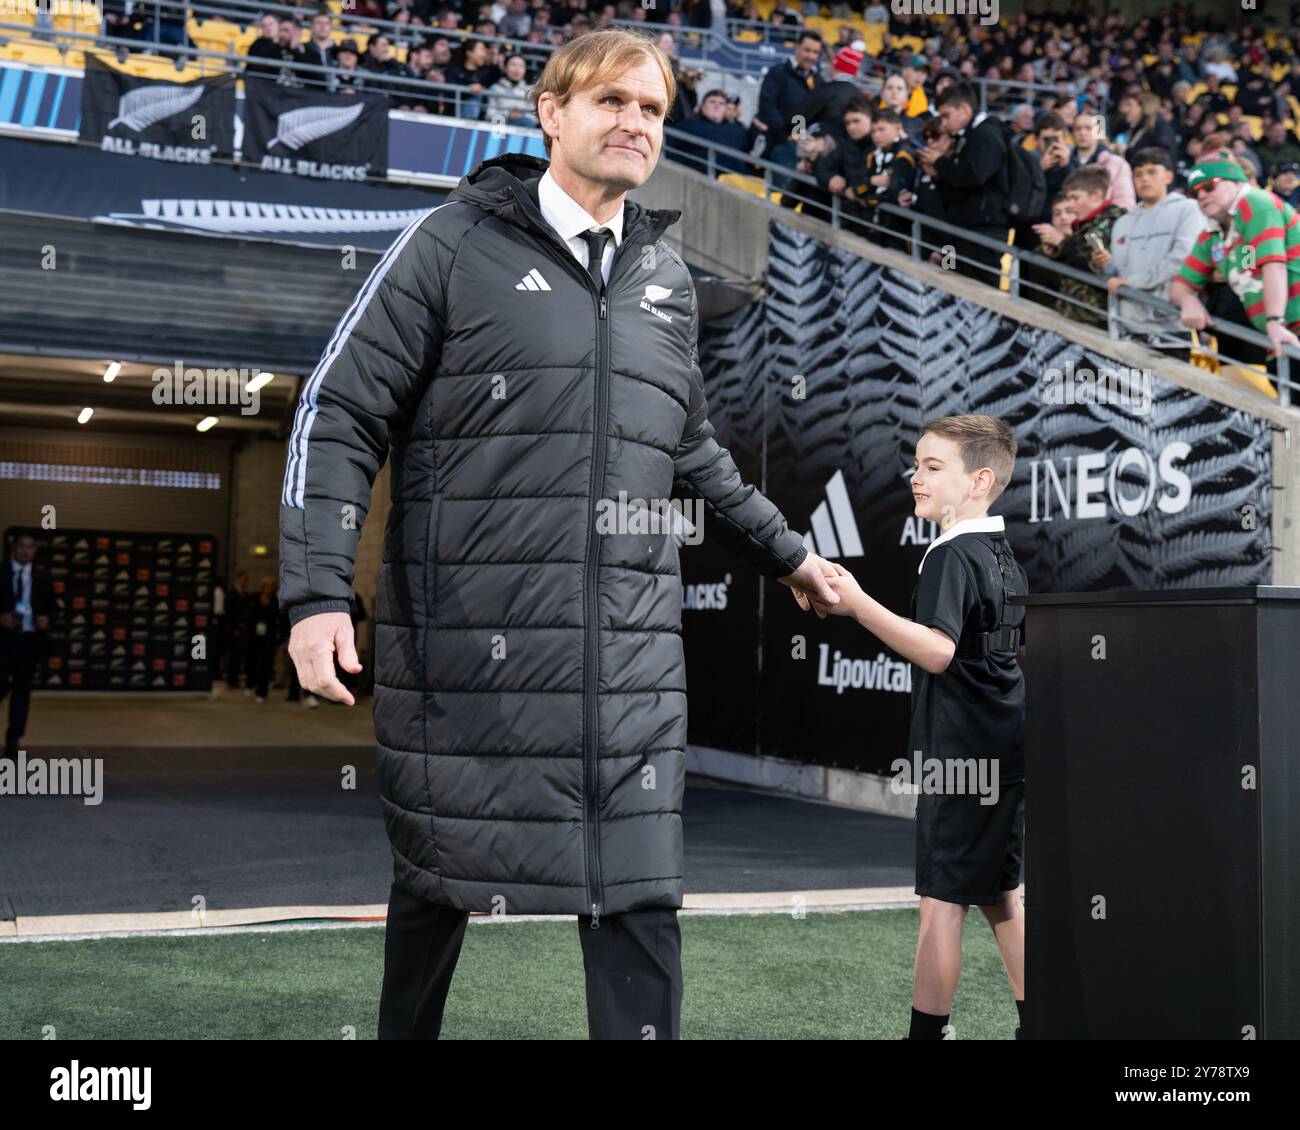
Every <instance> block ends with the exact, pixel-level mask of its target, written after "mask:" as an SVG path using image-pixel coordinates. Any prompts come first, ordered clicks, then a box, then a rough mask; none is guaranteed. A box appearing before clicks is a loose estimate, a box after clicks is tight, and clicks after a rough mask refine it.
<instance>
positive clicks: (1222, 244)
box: [1178, 188, 1300, 330]
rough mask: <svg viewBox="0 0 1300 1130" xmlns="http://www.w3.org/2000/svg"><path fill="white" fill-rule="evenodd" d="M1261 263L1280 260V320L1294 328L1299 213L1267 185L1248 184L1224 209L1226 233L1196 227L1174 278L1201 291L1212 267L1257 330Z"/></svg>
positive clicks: (1299, 279)
mask: <svg viewBox="0 0 1300 1130" xmlns="http://www.w3.org/2000/svg"><path fill="white" fill-rule="evenodd" d="M1265 263H1285V264H1286V274H1287V298H1286V311H1285V315H1286V321H1287V325H1288V326H1290V327H1291V328H1292V329H1296V328H1297V327H1300V215H1297V213H1296V210H1295V209H1294V208H1292V207H1291V205H1290V204H1288V203H1287V202H1286V201H1285V200H1283V199H1282V198H1281V197H1280V196H1277V195H1276V194H1274V193H1272V192H1269V191H1268V190H1267V189H1263V188H1248V189H1247V190H1246V191H1245V192H1243V193H1242V194H1241V195H1240V196H1239V197H1238V198H1237V203H1236V204H1234V205H1233V206H1232V211H1231V212H1230V213H1229V216H1228V235H1227V238H1226V239H1225V238H1224V236H1223V234H1222V233H1221V232H1220V231H1218V230H1217V229H1214V230H1208V231H1205V232H1202V233H1201V238H1200V239H1198V240H1197V241H1196V244H1195V246H1193V248H1192V251H1191V254H1190V255H1188V256H1187V258H1186V260H1184V262H1183V265H1182V267H1181V268H1180V269H1179V271H1178V277H1179V278H1180V279H1182V280H1183V282H1185V283H1187V284H1188V286H1192V287H1195V288H1196V289H1197V290H1201V289H1202V288H1203V287H1204V286H1205V284H1206V283H1208V282H1209V281H1210V278H1211V276H1212V275H1213V274H1214V273H1215V271H1216V269H1217V271H1218V273H1219V276H1220V277H1221V278H1223V279H1224V280H1226V281H1227V284H1228V285H1229V286H1230V287H1232V290H1233V293H1234V294H1236V296H1237V297H1238V298H1240V299H1241V304H1242V306H1244V307H1245V308H1246V316H1247V317H1248V318H1250V320H1251V323H1252V324H1253V325H1254V326H1255V327H1256V328H1257V329H1259V330H1263V329H1265V328H1266V326H1267V322H1266V321H1265V319H1264V279H1263V271H1262V270H1261V268H1262V267H1263V266H1264V264H1265Z"/></svg>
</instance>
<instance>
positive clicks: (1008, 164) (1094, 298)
mask: <svg viewBox="0 0 1300 1130" xmlns="http://www.w3.org/2000/svg"><path fill="white" fill-rule="evenodd" d="M1296 18H1297V13H1296V12H1294V11H1293V12H1292V19H1293V20H1295V19H1296ZM882 22H885V23H887V24H888V25H889V31H888V32H887V33H886V34H885V35H884V38H883V44H884V46H883V48H882V50H881V52H880V53H879V54H878V55H876V56H872V55H870V54H868V53H866V52H865V44H864V42H863V41H862V40H861V39H858V40H855V39H854V38H853V36H854V35H855V34H861V31H860V30H855V29H854V28H853V27H852V26H846V27H841V28H839V29H838V42H837V43H834V44H828V43H825V42H823V41H822V39H821V37H820V35H819V34H818V33H817V32H815V31H812V30H809V29H802V30H798V31H796V32H794V53H793V57H792V58H790V59H788V60H786V61H784V62H782V63H780V64H776V65H774V66H773V67H772V68H771V69H770V70H769V71H768V72H767V75H766V76H765V78H764V81H763V86H762V91H761V94H760V96H759V105H758V112H757V113H756V115H755V117H754V120H753V121H752V122H751V123H750V132H749V133H748V134H747V135H746V138H745V140H746V142H747V151H748V153H749V155H750V156H751V157H756V156H759V155H761V156H763V157H765V158H766V159H767V160H768V161H771V162H774V163H776V164H778V165H782V166H785V167H787V168H792V169H796V170H798V171H799V172H801V173H804V174H806V176H807V177H812V178H814V180H815V184H811V183H809V182H808V181H807V180H806V179H799V180H796V179H795V178H790V177H783V176H782V175H781V174H779V173H777V174H774V175H773V176H772V180H773V182H774V183H775V185H776V187H777V188H778V190H783V199H782V203H783V204H787V205H790V206H798V207H800V208H801V210H803V211H805V212H812V213H813V214H817V215H823V216H824V215H827V214H829V212H830V211H831V207H832V202H833V201H834V199H835V198H836V197H838V198H839V199H838V203H837V205H836V210H837V211H838V212H839V214H840V216H841V219H842V222H843V223H844V224H845V225H846V226H847V227H849V228H850V229H851V230H854V231H856V232H858V233H859V234H863V235H866V236H867V238H869V239H873V240H876V241H878V242H881V243H884V244H887V245H891V244H892V245H894V246H903V245H905V242H906V241H905V239H904V238H903V237H904V235H905V234H906V233H907V232H908V231H909V230H910V229H911V227H912V224H911V223H910V221H909V220H908V218H907V217H906V216H901V217H900V215H899V214H898V213H897V212H896V211H893V210H890V209H882V208H881V205H886V204H887V205H894V206H896V207H897V208H901V209H905V210H908V211H911V212H912V213H914V214H917V215H920V216H922V217H926V218H929V219H931V220H937V221H942V222H944V223H945V224H947V225H950V226H951V228H955V229H960V231H961V233H962V234H963V235H964V234H969V235H974V236H979V237H981V238H980V239H969V238H963V237H962V235H959V234H956V233H955V232H953V231H952V230H947V231H941V230H940V229H938V228H932V229H930V230H929V231H923V235H922V239H923V242H924V244H925V250H926V251H927V252H928V253H929V256H930V258H931V259H932V260H933V261H935V262H937V263H943V264H944V265H951V266H954V267H955V268H956V269H957V270H958V271H961V272H963V273H966V274H969V275H972V276H974V277H979V278H982V279H983V280H984V281H986V282H991V283H994V284H996V283H998V281H999V271H1000V268H1001V266H1002V263H1003V257H1004V254H1005V245H1006V244H1007V242H1008V240H1010V241H1011V242H1013V243H1014V244H1016V245H1017V246H1019V247H1021V248H1022V249H1024V250H1027V251H1032V252H1036V253H1037V254H1038V256H1040V257H1041V258H1040V259H1039V260H1037V261H1036V262H1034V261H1032V260H1031V261H1028V262H1027V264H1025V265H1023V269H1022V280H1021V281H1022V293H1025V294H1026V295H1027V296H1028V297H1032V298H1034V299H1035V300H1037V301H1041V302H1044V303H1046V304H1049V305H1052V306H1054V307H1056V309H1057V310H1058V311H1059V312H1060V313H1061V314H1063V315H1065V316H1067V317H1070V318H1073V319H1076V320H1080V321H1084V322H1090V323H1093V324H1105V323H1106V321H1107V316H1106V308H1107V304H1108V293H1107V292H1109V294H1111V295H1116V296H1117V314H1118V324H1119V326H1120V328H1121V331H1122V332H1124V333H1126V334H1128V335H1130V336H1135V337H1141V338H1142V339H1143V340H1145V341H1147V342H1148V343H1149V344H1154V345H1156V346H1158V347H1162V348H1166V349H1168V350H1169V351H1171V352H1173V353H1176V354H1179V355H1182V356H1188V355H1189V352H1190V349H1189V347H1190V344H1191V339H1190V336H1189V333H1188V331H1189V329H1198V330H1204V329H1206V328H1209V327H1210V326H1211V325H1212V324H1213V323H1218V324H1222V323H1225V322H1227V323H1233V324H1236V325H1240V326H1249V327H1251V328H1253V329H1255V330H1258V331H1260V332H1261V333H1265V334H1267V336H1268V337H1269V338H1270V339H1271V341H1272V344H1273V347H1274V348H1276V346H1277V345H1278V344H1279V343H1285V344H1289V345H1295V344H1297V340H1298V339H1297V337H1296V333H1297V331H1300V302H1297V301H1295V299H1297V298H1300V220H1297V218H1296V214H1295V211H1294V208H1295V207H1296V206H1297V204H1300V140H1298V139H1297V136H1296V121H1297V118H1298V117H1300V102H1297V95H1300V59H1297V58H1296V55H1295V52H1294V50H1293V49H1292V43H1293V42H1300V34H1297V35H1296V38H1295V40H1293V39H1292V38H1291V34H1292V33H1291V32H1290V31H1288V30H1286V29H1285V28H1277V29H1274V31H1273V33H1272V34H1270V35H1268V36H1265V35H1264V34H1263V32H1262V31H1261V30H1260V29H1259V28H1257V27H1251V26H1250V25H1249V24H1247V25H1246V26H1244V27H1238V28H1234V29H1233V32H1232V35H1231V36H1229V35H1227V34H1226V33H1225V29H1224V28H1223V27H1222V26H1221V25H1218V24H1216V23H1214V22H1213V21H1212V20H1209V19H1205V20H1201V21H1200V22H1195V21H1193V19H1192V17H1191V15H1190V14H1189V13H1188V12H1187V11H1185V10H1181V9H1172V10H1170V11H1169V12H1166V13H1161V14H1160V15H1158V16H1153V17H1144V18H1142V19H1139V20H1136V21H1132V20H1127V21H1126V20H1125V19H1124V18H1123V17H1120V16H1112V17H1107V18H1105V19H1100V20H1098V19H1095V18H1089V19H1086V20H1085V19H1084V18H1083V16H1082V12H1081V11H1076V12H1074V13H1073V14H1065V15H1061V16H1056V17H1031V16H1023V15H1022V16H1017V17H1013V18H1011V19H1009V20H1008V21H1005V22H1004V23H1003V24H1002V25H999V26H998V27H995V28H984V27H982V26H981V25H979V24H978V22H975V21H960V20H956V19H949V20H946V21H943V22H942V23H941V24H936V23H929V24H926V23H924V22H922V23H921V24H920V25H918V24H917V23H916V22H915V21H908V20H906V19H904V20H897V19H896V18H895V17H893V16H892V14H891V15H890V17H889V19H888V20H886V21H882ZM904 34H921V35H922V38H923V39H924V41H925V45H926V48H927V49H928V51H929V52H930V53H928V54H918V53H917V52H916V48H915V44H914V43H913V44H910V45H909V46H908V47H907V48H906V49H904V48H901V47H894V46H892V44H893V40H894V39H895V38H896V37H901V36H902V35H904ZM1193 35H1195V36H1199V39H1198V41H1197V42H1185V41H1184V40H1185V38H1186V37H1188V36H1193ZM882 65H884V66H885V67H886V68H888V67H889V66H891V65H892V66H893V67H894V68H896V69H884V70H882ZM719 94H721V92H719ZM722 97H724V98H725V95H722ZM1004 107H1005V108H1004ZM685 127H686V128H687V129H688V130H689V131H690V132H694V133H697V135H698V136H701V137H705V138H708V139H709V140H715V139H716V140H718V141H720V140H721V139H720V136H715V135H717V133H718V131H717V130H716V129H712V128H711V129H700V128H698V127H697V128H695V129H691V128H690V123H689V122H687V123H685ZM735 128H736V129H743V124H742V123H740V122H736V123H735ZM733 132H734V130H733ZM736 136H739V135H736ZM679 148H681V146H679ZM685 148H686V152H685V154H684V157H682V158H679V159H685V160H686V161H687V162H688V163H692V164H694V165H695V166H696V167H697V168H704V167H706V162H705V155H704V151H703V148H702V147H696V151H695V152H692V151H691V147H690V146H686V147H685ZM727 171H736V170H735V168H734V167H733V168H732V169H729V170H727ZM1189 181H1196V182H1197V183H1195V184H1194V185H1192V184H1189ZM1189 189H1190V190H1191V191H1189ZM1216 193H1218V194H1219V195H1221V196H1223V199H1224V200H1225V201H1226V204H1225V205H1224V207H1223V208H1221V209H1218V214H1217V215H1216V214H1215V213H1216V209H1215V207H1213V206H1212V204H1211V203H1210V202H1209V201H1210V200H1211V198H1212V197H1214V196H1215V194H1216ZM1198 205H1199V206H1198ZM1252 214H1253V215H1255V216H1256V217H1260V216H1265V215H1266V216H1267V219H1258V218H1257V219H1256V220H1255V221H1254V222H1253V229H1252V230H1253V235H1252V236H1251V238H1253V239H1254V240H1255V241H1256V247H1257V249H1262V250H1260V251H1259V254H1258V255H1257V256H1256V257H1255V258H1254V259H1252V260H1250V261H1249V262H1247V263H1245V265H1244V266H1239V267H1238V268H1237V269H1235V270H1232V271H1229V270H1226V269H1224V268H1222V267H1220V266H1219V265H1218V264H1219V262H1220V260H1221V259H1223V257H1224V255H1225V254H1227V255H1228V256H1229V257H1231V256H1232V254H1233V251H1232V249H1233V248H1234V246H1236V245H1237V244H1238V243H1239V241H1240V240H1241V238H1242V232H1243V231H1244V230H1245V229H1246V228H1247V227H1248V226H1250V225H1249V224H1248V221H1247V219H1246V218H1245V217H1248V216H1249V215H1252ZM896 233H897V234H896ZM1207 256H1212V258H1206V257H1207ZM1198 259H1199V262H1200V263H1201V267H1203V268H1205V269H1201V268H1199V267H1198V266H1197V263H1198ZM949 260H951V262H949ZM1043 260H1054V261H1055V262H1056V263H1059V264H1063V265H1065V266H1067V267H1069V268H1071V271H1070V272H1062V271H1060V270H1059V269H1055V268H1053V267H1051V266H1050V265H1044V262H1043ZM1207 264H1208V266H1207ZM1075 272H1081V273H1083V274H1084V275H1088V276H1091V277H1092V278H1095V282H1094V281H1091V279H1089V280H1085V279H1083V278H1080V277H1079V276H1078V274H1076V273H1075ZM1265 273H1268V274H1270V275H1274V276H1276V280H1275V282H1274V283H1272V284H1270V285H1272V286H1276V287H1278V288H1280V289H1278V290H1277V291H1276V292H1275V293H1276V295H1280V296H1281V297H1280V298H1270V300H1269V302H1268V303H1265V301H1264V293H1265V286H1264V282H1263V276H1264V274H1265ZM1126 288H1127V289H1126ZM1134 290H1138V291H1142V292H1143V293H1145V294H1146V295H1148V296H1150V297H1151V298H1156V299H1161V300H1163V301H1164V302H1165V303H1168V302H1170V301H1172V302H1174V303H1175V305H1176V306H1177V307H1178V308H1179V311H1180V312H1179V314H1176V315H1174V316H1170V315H1169V314H1168V313H1167V310H1168V307H1165V308H1164V310H1158V309H1156V308H1154V307H1153V306H1152V305H1151V304H1149V303H1145V304H1144V303H1142V302H1140V301H1139V300H1136V299H1135V298H1133V297H1131V295H1132V292H1133V291H1134ZM1121 292H1123V293H1121ZM1279 302H1281V304H1282V306H1284V307H1285V310H1283V309H1278V310H1273V306H1277V305H1278V304H1279ZM1266 306H1267V309H1266ZM1221 345H1222V343H1221ZM1230 346H1231V351H1232V353H1233V356H1235V357H1236V358H1238V359H1240V360H1245V361H1251V362H1257V361H1260V360H1262V359H1263V358H1264V356H1265V353H1266V351H1265V350H1264V349H1263V347H1260V348H1258V349H1255V348H1253V347H1251V346H1248V345H1244V344H1241V343H1239V342H1232V343H1230Z"/></svg>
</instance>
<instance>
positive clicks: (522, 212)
mask: <svg viewBox="0 0 1300 1130" xmlns="http://www.w3.org/2000/svg"><path fill="white" fill-rule="evenodd" d="M549 168H550V162H549V161H546V160H543V159H542V158H541V157H532V156H529V155H528V154H526V153H503V154H501V156H499V157H492V158H489V159H488V160H486V161H483V162H481V163H480V164H479V165H477V166H476V167H475V168H474V169H472V170H471V171H470V172H469V173H467V174H466V175H465V176H464V177H462V178H461V181H460V183H459V184H458V185H457V186H456V187H455V188H454V189H453V190H452V192H451V195H450V196H448V197H447V199H448V200H464V201H465V202H466V203H468V204H473V205H474V206H475V207H476V208H481V209H483V211H485V212H491V213H492V214H493V215H495V216H500V217H501V219H503V220H506V221H507V222H509V223H512V224H514V225H515V226H516V227H521V228H527V227H537V226H539V225H540V226H541V227H542V228H546V227H547V226H548V225H547V223H546V219H545V218H544V217H543V215H542V209H541V206H540V205H539V204H538V202H537V184H538V182H539V181H540V180H541V179H542V174H543V173H545V172H546V170H547V169H549ZM681 216H682V214H681V212H680V211H678V210H677V209H676V208H660V209H656V208H643V207H642V206H641V205H640V204H637V203H636V202H635V201H633V200H624V202H623V241H624V242H625V243H626V242H627V241H628V240H633V239H635V240H636V241H637V242H638V243H654V241H655V240H656V239H658V238H659V236H660V235H662V234H663V232H664V231H665V230H666V229H667V228H668V226H669V225H670V224H675V223H676V222H677V221H678V220H679V219H681Z"/></svg>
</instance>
